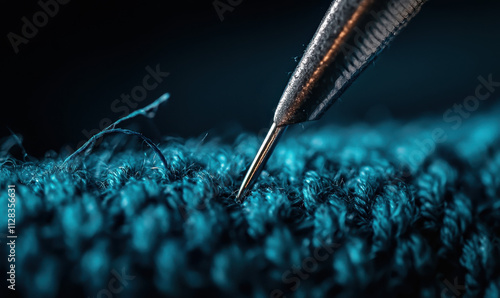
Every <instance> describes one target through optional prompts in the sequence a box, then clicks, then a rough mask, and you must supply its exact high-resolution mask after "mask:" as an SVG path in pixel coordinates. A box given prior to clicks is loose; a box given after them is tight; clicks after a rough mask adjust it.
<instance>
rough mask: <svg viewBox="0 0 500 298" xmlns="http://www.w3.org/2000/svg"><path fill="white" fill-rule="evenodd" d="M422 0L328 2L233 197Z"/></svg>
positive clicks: (326, 105)
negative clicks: (293, 127)
mask: <svg viewBox="0 0 500 298" xmlns="http://www.w3.org/2000/svg"><path fill="white" fill-rule="evenodd" d="M425 2H426V0H334V1H333V2H332V4H331V5H330V7H329V8H328V10H327V12H326V14H325V16H324V18H323V20H322V21H321V24H320V25H319V27H318V29H317V31H316V33H315V34H314V36H313V38H312V40H311V42H310V43H309V45H308V47H307V49H306V51H305V52H304V55H303V56H302V59H301V60H300V62H299V64H298V65H297V68H296V69H295V71H294V73H293V75H292V77H291V78H290V81H289V82H288V85H287V86H286V88H285V91H284V92H283V95H282V96H281V99H280V101H279V103H278V107H277V108H276V112H275V114H274V121H273V125H272V126H271V129H270V130H269V132H268V134H267V136H266V138H265V140H264V142H263V143H262V145H261V147H260V149H259V151H258V152H257V155H256V156H255V159H254V160H253V162H252V165H251V166H250V168H249V169H248V172H247V174H246V176H245V178H244V179H243V183H242V184H241V187H240V189H239V191H238V195H237V196H236V199H237V201H240V202H241V201H242V200H243V198H244V197H245V194H246V190H248V189H250V188H251V187H252V185H253V183H255V181H256V179H257V178H258V176H259V174H260V172H261V171H262V169H263V167H264V165H265V163H266V161H267V160H268V159H269V157H270V155H271V154H272V152H273V150H274V148H275V146H276V144H277V142H278V140H279V138H280V136H281V135H282V134H283V133H284V132H285V130H286V128H287V126H289V125H291V124H296V123H301V122H305V121H312V120H317V119H319V118H321V116H322V115H323V114H324V112H325V111H326V110H328V108H329V107H330V106H331V105H332V104H333V103H334V102H335V101H337V99H338V98H339V97H340V96H341V95H342V93H343V92H344V91H345V89H347V87H349V86H350V85H351V84H352V82H353V81H354V80H355V79H356V78H357V77H358V76H359V74H360V73H361V72H362V71H363V70H364V69H365V68H366V67H367V66H368V65H369V64H370V63H371V62H372V61H373V60H374V59H375V58H376V57H377V56H378V54H380V52H381V51H382V50H383V49H384V48H385V47H386V46H387V45H388V44H389V43H390V42H391V41H392V39H393V37H394V36H396V35H397V34H398V33H399V32H400V31H401V29H402V28H403V27H405V25H406V24H407V23H408V21H409V20H410V19H411V18H413V17H414V16H415V15H416V14H417V13H418V11H420V7H421V6H422V4H423V3H425Z"/></svg>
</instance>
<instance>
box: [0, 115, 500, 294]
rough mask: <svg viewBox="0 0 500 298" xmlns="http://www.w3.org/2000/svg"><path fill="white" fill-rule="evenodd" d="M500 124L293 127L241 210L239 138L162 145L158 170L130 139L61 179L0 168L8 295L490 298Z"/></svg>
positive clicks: (245, 149)
mask: <svg viewBox="0 0 500 298" xmlns="http://www.w3.org/2000/svg"><path fill="white" fill-rule="evenodd" d="M499 112H500V106H499V107H497V108H496V109H494V110H492V111H489V112H486V111H484V110H483V111H482V112H480V111H477V112H475V113H474V114H472V115H471V117H470V118H468V119H462V120H463V121H462V122H461V123H460V125H457V124H458V123H447V122H445V121H443V119H441V118H440V117H435V118H434V119H422V120H418V121H412V122H410V123H406V122H405V123H403V122H385V123H380V124H378V125H364V124H359V125H354V126H348V127H338V126H327V127H320V128H314V129H306V130H304V131H301V129H300V128H297V129H295V130H292V131H289V132H288V133H287V134H286V135H285V136H284V138H283V139H282V141H281V143H280V144H279V145H278V147H277V148H276V151H275V153H274V155H273V156H272V158H271V159H270V160H269V163H268V165H267V167H266V170H265V171H264V172H263V173H262V175H261V177H260V178H259V180H258V182H257V184H256V185H255V187H254V189H253V191H252V192H251V193H250V194H249V195H248V196H247V198H246V200H245V201H244V203H242V204H237V203H236V202H235V194H236V192H237V190H238V187H239V184H240V183H241V180H242V178H243V176H244V174H245V171H246V169H247V167H248V166H249V164H250V162H251V160H252V159H253V157H254V154H255V152H256V151H257V149H258V146H259V145H260V142H261V139H259V138H258V137H257V136H255V135H251V134H241V135H239V136H238V137H237V138H236V139H235V140H234V141H232V142H226V141H223V140H222V139H218V138H217V137H216V136H211V135H209V136H208V137H207V138H204V139H202V138H199V139H189V140H182V139H174V138H165V139H164V140H163V141H162V142H161V143H160V145H159V148H160V150H161V152H162V153H163V155H164V156H165V159H166V161H167V168H166V169H165V167H164V165H163V163H162V162H161V161H160V159H159V158H158V155H156V154H155V153H154V152H153V151H152V150H151V149H150V148H149V147H147V146H146V145H145V144H143V143H142V142H141V141H140V140H138V139H134V138H133V137H130V136H120V137H117V136H110V137H106V138H105V139H104V141H103V143H102V144H100V146H99V147H98V148H96V149H95V150H94V151H92V152H91V153H90V154H88V155H87V156H86V157H84V158H83V157H80V158H76V159H74V160H73V161H72V162H70V163H68V166H65V167H61V164H62V161H63V159H64V157H65V156H57V155H51V156H48V157H46V158H44V159H41V160H33V159H27V160H25V161H20V160H16V159H13V158H11V157H9V155H8V153H4V156H2V159H1V161H2V166H1V172H0V182H1V183H0V187H1V192H2V197H4V195H3V194H6V193H7V190H6V187H7V185H8V184H16V189H17V205H16V228H17V234H18V239H17V246H16V254H17V258H16V280H17V283H16V287H17V293H18V294H22V295H23V296H29V297H53V296H61V297H79V296H82V297H137V296H140V297H153V296H156V295H164V296H172V297H180V296H204V297H205V296H209V297H210V296H214V297H215V296H221V297H238V296H248V297H269V296H270V295H276V297H279V296H280V294H283V295H285V296H287V297H325V296H334V295H335V296H338V297H353V296H359V297H369V296H380V297H392V296H422V297H453V296H457V297H458V296H469V297H475V296H488V297H498V296H499V294H500V277H499V271H500V264H499V263H500V248H499V242H498V239H499V238H498V237H499V236H500V201H499V200H498V199H499V194H500V175H499V174H500V133H499V132H500V120H499V117H498V114H499ZM316 127H318V126H316ZM2 202H4V201H2ZM6 209H7V205H6V204H5V203H2V204H0V213H1V214H7V210H6ZM1 218H2V222H3V225H4V226H6V225H7V223H6V220H5V219H6V216H2V217H1ZM4 241H5V235H2V242H4ZM2 246H5V245H2ZM5 252H7V250H6V249H5ZM0 260H1V261H0V263H1V266H2V268H4V269H5V268H7V267H6V266H7V263H6V262H7V260H6V258H5V257H4V256H2V257H1V258H0ZM3 291H6V286H5V287H3V288H2V292H3ZM3 297H5V296H3Z"/></svg>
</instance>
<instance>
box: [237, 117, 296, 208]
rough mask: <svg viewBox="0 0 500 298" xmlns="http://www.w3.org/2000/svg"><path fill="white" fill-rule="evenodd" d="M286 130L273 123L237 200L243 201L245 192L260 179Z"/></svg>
mask: <svg viewBox="0 0 500 298" xmlns="http://www.w3.org/2000/svg"><path fill="white" fill-rule="evenodd" d="M286 128H287V126H277V125H276V123H273V125H272V126H271V128H270V129H269V132H268V133H267V136H266V138H265V139H264V142H263V143H262V145H261V146H260V149H259V152H257V155H256V156H255V158H254V160H253V162H252V165H251V166H250V168H249V169H248V172H247V174H246V176H245V179H243V183H242V184H241V187H240V190H239V191H238V195H237V196H236V199H237V200H238V201H241V199H242V197H243V195H244V194H245V191H246V190H247V189H249V188H250V187H251V186H252V185H253V184H254V183H255V180H256V179H257V178H258V177H259V174H260V172H261V171H262V168H263V167H264V164H265V163H266V161H267V159H268V158H269V156H271V153H272V152H273V150H274V147H275V146H276V144H277V141H278V140H279V138H280V137H281V135H282V134H283V133H284V132H285V130H286Z"/></svg>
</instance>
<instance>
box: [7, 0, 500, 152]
mask: <svg viewBox="0 0 500 298" xmlns="http://www.w3.org/2000/svg"><path fill="white" fill-rule="evenodd" d="M221 1H222V2H226V1H227V0H221ZM499 2H500V1H497V0H474V1H471V0H468V1H456V0H455V1H452V0H447V1H445V0H441V1H440V0H431V1H429V3H427V4H425V5H424V7H423V10H422V12H421V13H420V14H419V15H418V16H417V17H416V18H415V20H414V21H413V22H412V23H410V25H409V26H408V27H407V28H406V30H404V31H403V33H402V34H401V35H400V36H399V37H398V38H397V39H396V40H395V42H394V43H393V44H392V45H391V47H390V48H389V49H387V50H386V51H385V52H384V53H383V54H382V56H381V57H380V58H379V59H378V60H377V61H376V63H375V66H372V67H370V68H369V69H368V70H367V71H366V72H365V73H364V74H363V75H362V76H361V77H360V78H359V80H358V81H357V82H356V83H355V84H354V85H353V86H352V87H351V88H350V89H349V90H348V91H347V92H346V93H345V95H344V96H343V98H342V101H341V102H340V103H337V104H336V105H335V106H334V107H333V108H332V109H331V110H330V111H329V113H328V114H327V115H326V116H325V117H324V118H323V119H322V120H320V121H318V122H315V123H313V124H311V125H316V126H319V125H324V124H326V123H329V122H335V123H354V122H360V121H368V122H374V121H381V120H383V119H386V118H387V117H393V118H397V119H412V118H415V117H421V116H422V115H437V116H439V117H441V115H442V113H443V112H444V111H445V110H446V109H448V108H450V107H451V106H452V105H453V103H455V102H462V101H463V98H464V97H466V96H467V95H472V94H473V93H474V89H475V86H476V85H477V77H478V76H479V75H483V76H487V75H488V74H490V73H492V74H493V78H494V79H495V78H496V81H498V80H500V58H499V54H500V34H499V29H500V18H499V12H500V9H499V8H500V3H499ZM329 3H330V1H324V0H321V1H320V0H307V1H306V0H301V1H299V0H279V1H262V0H243V2H242V3H241V4H240V5H238V6H236V7H234V10H233V11H232V12H226V13H225V14H224V20H223V21H221V20H220V19H219V17H218V15H217V13H216V11H215V9H214V7H213V1H212V0H207V1H186V0H178V1H135V2H125V1H115V0H107V1H95V0H86V1H83V0H72V1H70V2H69V3H68V4H65V5H60V9H59V12H58V13H57V14H56V15H55V16H54V17H51V18H50V19H49V21H48V23H47V25H46V26H44V27H42V28H40V29H39V32H38V33H37V35H36V36H35V37H34V38H32V39H30V40H29V42H28V44H22V45H20V46H19V50H20V51H19V53H18V54H15V53H14V51H13V49H12V46H11V45H10V43H9V41H8V39H7V34H8V32H14V33H16V34H21V27H22V21H21V18H22V17H23V16H26V17H27V18H28V19H31V18H32V16H33V14H34V13H36V12H37V11H39V10H40V6H39V5H38V4H37V2H36V1H9V2H4V3H2V4H3V6H2V9H1V13H0V14H1V15H0V19H1V22H2V27H1V28H2V33H1V34H2V36H3V37H2V38H3V39H2V44H1V47H2V59H1V65H0V68H1V70H2V73H3V75H2V108H1V115H0V119H1V120H0V121H1V122H0V137H2V136H7V135H9V134H10V132H9V128H10V129H11V130H12V131H13V132H15V133H17V134H21V135H22V136H23V137H24V145H25V148H26V150H27V151H28V153H29V154H31V155H34V156H42V155H43V154H44V153H45V152H46V151H48V150H56V151H59V150H60V149H61V148H62V147H63V146H64V145H69V146H70V147H72V148H75V147H76V146H77V144H78V143H79V142H81V141H84V140H86V139H87V137H86V136H85V135H84V133H82V130H87V131H92V130H94V132H95V129H98V128H99V122H100V120H101V119H103V118H110V119H112V120H113V121H114V120H116V119H118V117H119V116H120V115H119V114H118V113H116V112H113V111H112V109H111V103H112V102H113V100H115V99H117V98H119V97H120V95H121V94H122V93H130V91H131V89H132V88H133V87H135V86H137V85H140V84H141V83H142V79H143V77H144V76H145V75H146V74H147V73H146V71H145V67H146V66H148V65H149V66H151V67H152V68H154V67H155V66H156V65H157V64H159V65H160V68H161V70H162V71H165V72H168V73H170V75H169V76H168V77H167V78H166V79H165V80H164V81H163V82H162V83H161V84H160V85H159V86H158V87H157V88H156V89H155V90H153V91H151V92H149V93H148V96H147V98H146V99H145V100H144V101H143V102H142V103H140V106H141V107H142V106H145V105H146V104H149V103H150V102H152V101H153V100H154V99H155V98H157V97H158V96H160V95H161V94H163V93H165V92H169V93H170V94H171V99H170V100H169V102H168V103H167V104H166V105H164V106H162V108H160V110H159V112H158V114H157V116H156V118H155V119H154V120H153V121H149V122H148V121H138V122H137V123H141V125H140V126H138V127H136V128H137V129H139V130H140V131H142V132H144V133H146V134H147V135H148V136H150V137H152V138H153V139H155V140H156V141H157V140H159V139H160V136H162V135H171V136H181V137H191V136H201V135H205V134H206V133H207V132H208V133H209V137H214V136H217V134H219V133H220V132H223V131H224V130H231V129H233V130H234V128H237V129H242V130H244V131H249V132H254V133H259V132H260V133H261V134H262V129H263V128H264V127H268V126H269V124H270V121H271V119H272V115H273V110H274V108H275V106H276V104H277V102H278V100H279V98H280V95H281V92H282V91H283V89H284V87H285V85H286V83H287V81H288V78H289V75H290V73H291V72H292V71H293V69H294V67H295V65H296V64H297V62H296V61H298V58H300V56H301V54H302V52H303V50H304V49H305V46H306V45H307V43H308V42H309V40H310V38H311V37H312V35H313V33H314V31H315V30H316V27H317V26H318V24H319V22H320V20H321V18H322V15H323V14H324V12H325V11H326V9H327V7H328V6H329ZM494 102H495V99H489V100H487V101H485V102H484V103H483V102H482V103H481V106H480V109H485V110H486V109H488V106H490V105H491V104H494Z"/></svg>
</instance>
